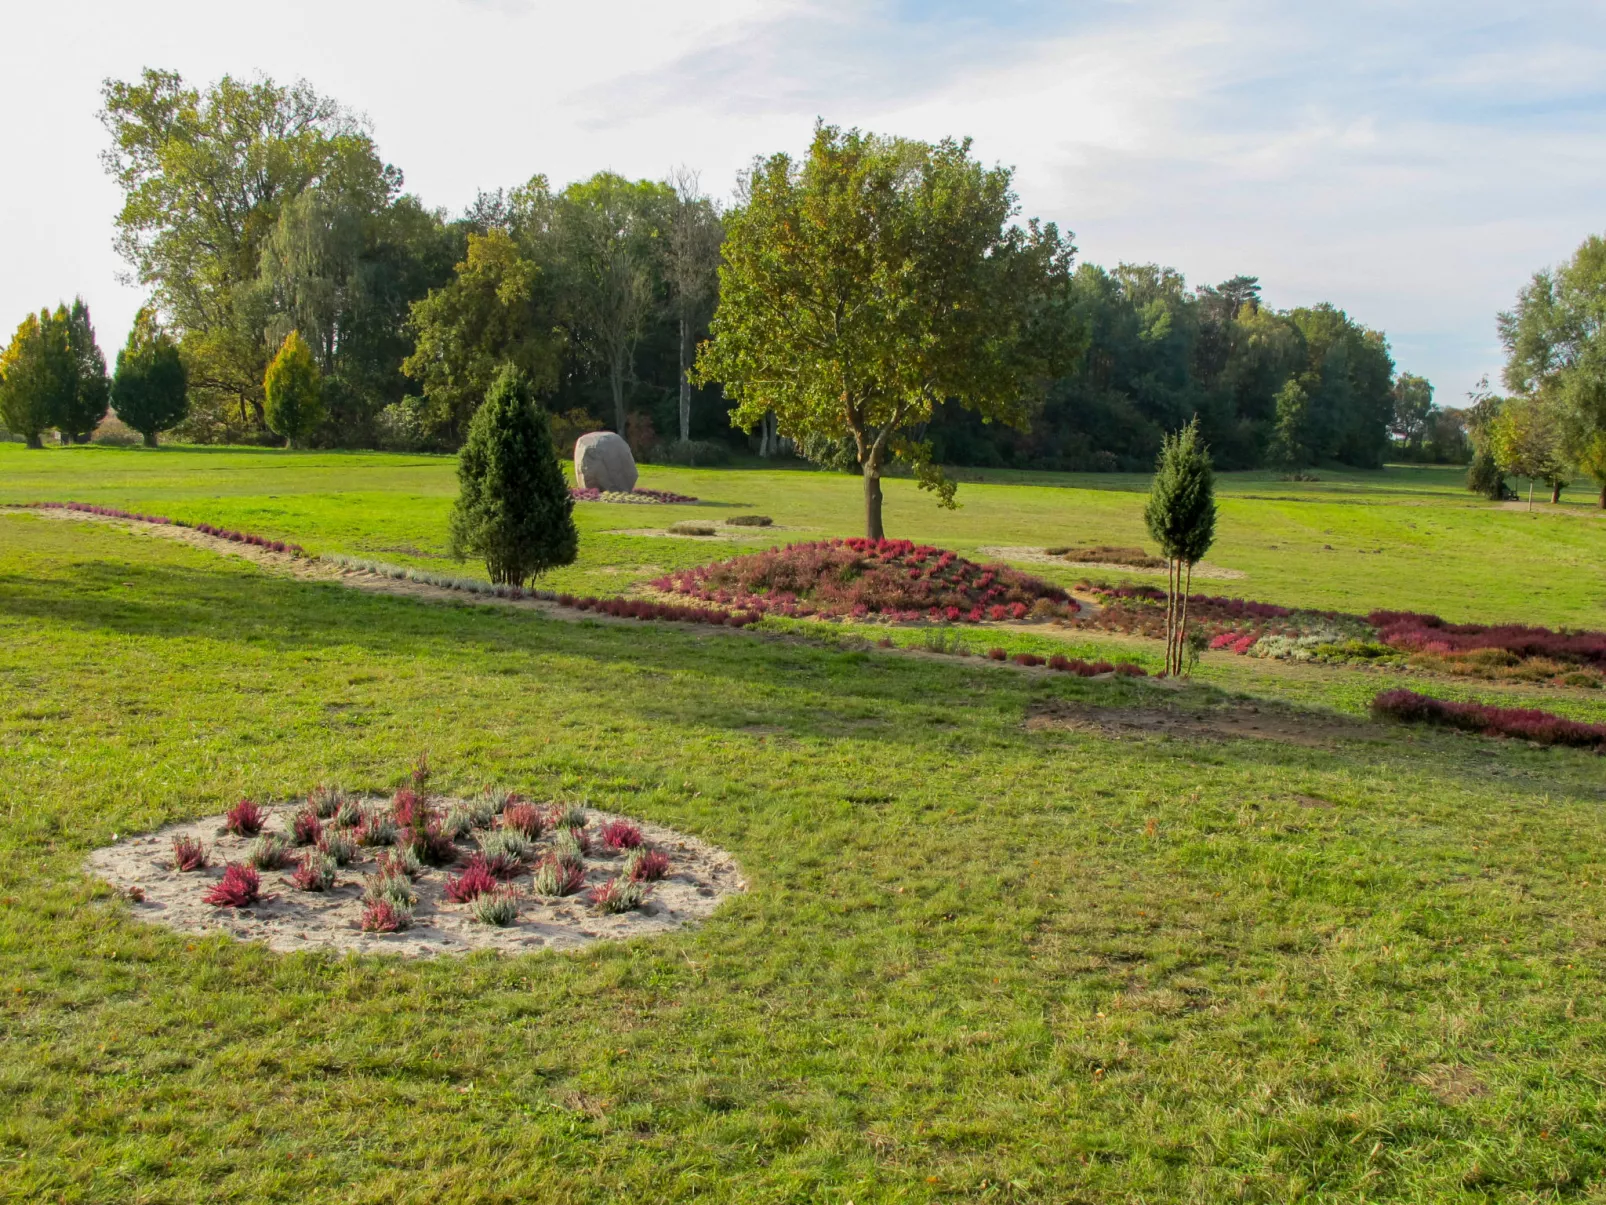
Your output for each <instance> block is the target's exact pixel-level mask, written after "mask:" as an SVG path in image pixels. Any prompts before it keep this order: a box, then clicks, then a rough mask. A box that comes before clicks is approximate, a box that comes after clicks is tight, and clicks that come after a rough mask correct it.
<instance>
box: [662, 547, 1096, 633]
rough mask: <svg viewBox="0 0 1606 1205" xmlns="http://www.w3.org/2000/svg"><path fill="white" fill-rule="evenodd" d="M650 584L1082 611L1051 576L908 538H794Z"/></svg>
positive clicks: (894, 607) (793, 604)
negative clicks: (967, 556) (1039, 575)
mask: <svg viewBox="0 0 1606 1205" xmlns="http://www.w3.org/2000/svg"><path fill="white" fill-rule="evenodd" d="M653 585H654V586H655V587H656V588H658V589H659V590H663V591H666V592H670V593H675V594H685V595H688V596H690V597H692V598H696V599H698V600H700V601H703V602H714V603H720V604H725V605H732V606H736V607H738V608H746V609H748V610H751V611H756V612H759V613H766V612H773V613H774V614H777V615H786V616H810V615H820V616H827V617H843V616H852V617H854V618H865V617H867V616H870V615H881V616H885V617H889V618H894V619H899V620H910V621H912V620H919V619H930V620H932V621H934V622H939V623H940V622H945V621H946V622H950V623H959V622H969V623H973V622H979V621H980V620H981V618H982V617H983V615H984V614H985V615H989V616H992V617H994V618H1000V619H1003V618H1012V619H1023V618H1025V617H1026V616H1027V615H1028V614H1029V613H1030V612H1031V610H1032V608H1033V606H1034V605H1035V604H1037V603H1039V602H1045V603H1047V604H1049V606H1050V609H1051V610H1052V611H1053V612H1055V613H1058V614H1063V615H1070V614H1074V613H1075V611H1076V610H1077V605H1076V602H1075V600H1073V599H1072V598H1071V597H1070V595H1068V594H1067V593H1066V592H1065V591H1064V590H1062V589H1061V588H1060V587H1058V586H1056V585H1054V584H1052V583H1050V582H1046V581H1043V580H1042V579H1040V578H1035V577H1032V576H1031V575H1029V574H1026V573H1022V572H1021V571H1020V570H1018V569H1011V568H1009V567H1008V566H1005V565H978V564H976V563H975V562H974V561H968V560H966V559H964V558H963V557H961V556H959V555H958V554H957V553H955V552H947V551H944V550H942V549H940V548H934V547H931V546H930V545H925V544H915V543H913V542H912V541H910V540H870V539H860V538H853V539H836V540H818V541H814V542H811V543H801V544H788V545H787V546H786V547H784V548H771V549H770V550H769V551H767V552H758V553H753V554H751V555H748V556H740V557H735V558H733V559H731V560H728V561H720V562H718V563H716V564H712V565H703V566H700V567H698V568H694V569H686V570H680V571H677V572H675V573H671V574H668V575H666V576H664V577H661V578H659V579H657V580H656V581H655V582H653Z"/></svg>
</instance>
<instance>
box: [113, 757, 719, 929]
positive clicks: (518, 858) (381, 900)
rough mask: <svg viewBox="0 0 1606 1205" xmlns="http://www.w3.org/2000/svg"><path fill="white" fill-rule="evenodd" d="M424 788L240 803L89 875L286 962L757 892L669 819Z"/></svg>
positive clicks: (676, 909) (617, 922)
mask: <svg viewBox="0 0 1606 1205" xmlns="http://www.w3.org/2000/svg"><path fill="white" fill-rule="evenodd" d="M415 786H416V787H417V788H418V789H414V788H413V787H408V788H403V789H402V790H400V791H398V792H396V794H395V795H394V796H392V797H390V798H388V799H386V798H380V797H375V796H360V795H347V794H345V793H344V792H341V791H338V790H331V789H328V788H319V789H318V790H316V791H314V792H312V793H311V794H310V795H309V796H308V797H307V798H306V799H304V800H296V801H293V802H290V803H285V804H279V805H275V806H270V807H262V808H258V807H256V806H255V805H252V806H251V808H250V809H248V810H249V811H250V812H251V819H252V821H253V823H256V822H258V821H260V827H259V828H252V825H251V824H244V825H242V824H240V823H239V822H238V821H239V817H240V816H241V815H242V808H241V806H240V805H236V806H235V807H234V808H233V809H231V810H230V812H228V813H220V814H218V815H216V816H208V817H207V818H206V819H204V820H197V821H194V822H193V823H189V824H177V825H172V826H170V827H168V828H164V829H162V830H160V831H159V832H156V833H151V834H149V835H145V836H135V837H129V838H127V839H125V840H122V841H119V842H118V843H117V844H115V845H112V846H109V847H107V848H105V849H99V850H96V851H95V852H94V853H93V854H91V855H90V857H89V863H88V867H89V870H90V871H91V872H92V873H93V874H96V875H98V876H99V877H100V878H102V879H104V880H106V882H108V883H110V884H111V885H113V886H114V887H116V888H117V889H118V890H119V891H120V892H121V893H122V894H123V895H124V896H125V897H126V898H127V899H128V900H129V901H130V907H131V908H132V909H133V912H134V915H135V916H136V917H137V918H139V919H141V920H147V921H151V922H153V923H155V924H160V925H166V926H167V927H168V928H170V929H176V930H178V931H180V932H183V933H193V934H197V935H209V934H219V933H221V934H227V935H229V936H232V937H236V938H239V939H241V940H244V941H261V942H264V943H265V944H266V945H267V946H268V947H269V948H270V949H273V950H277V951H280V952H282V953H287V952H290V951H293V950H316V949H325V950H335V951H341V952H344V951H356V952H358V953H394V954H401V955H406V956H409V957H425V956H430V955H435V954H456V953H466V952H468V951H470V950H479V949H495V950H502V951H504V952H507V953H523V952H528V951H533V950H551V949H556V950H564V949H574V948H576V947H580V946H585V945H589V944H591V943H592V942H596V941H609V940H623V939H626V938H631V937H641V936H650V935H652V934H655V933H664V932H668V931H669V930H672V929H678V928H680V927H681V926H682V925H686V924H689V923H691V922H694V921H698V920H701V919H703V918H704V917H707V916H708V915H709V914H710V913H712V912H713V910H714V909H715V908H716V907H717V906H718V905H719V903H720V901H721V900H722V899H724V898H725V897H726V896H728V895H730V894H732V893H733V892H738V891H743V890H745V889H746V884H745V882H743V881H742V878H741V873H740V871H739V870H738V869H737V867H736V864H735V862H734V860H733V859H732V858H731V856H730V855H729V854H727V853H726V852H725V851H723V850H721V849H717V848H715V847H714V846H712V845H709V844H707V843H705V842H702V841H699V840H697V839H696V838H694V837H688V836H686V835H684V834H682V833H677V832H675V831H673V830H672V829H668V828H664V827H662V826H660V825H654V824H647V823H643V822H642V821H639V820H632V819H627V818H626V817H623V816H618V815H614V814H613V813H610V812H601V811H596V810H594V809H591V808H581V807H576V806H574V805H569V804H555V803H553V804H534V803H531V802H529V801H527V800H524V799H522V798H521V797H520V796H518V795H517V794H514V793H511V792H499V791H488V792H486V793H485V794H483V795H481V796H478V797H474V798H468V799H464V798H440V797H434V796H429V795H427V794H425V793H424V791H423V790H422V787H421V785H419V784H417V781H416V780H415ZM231 822H232V825H231ZM246 830H250V831H249V832H248V831H246Z"/></svg>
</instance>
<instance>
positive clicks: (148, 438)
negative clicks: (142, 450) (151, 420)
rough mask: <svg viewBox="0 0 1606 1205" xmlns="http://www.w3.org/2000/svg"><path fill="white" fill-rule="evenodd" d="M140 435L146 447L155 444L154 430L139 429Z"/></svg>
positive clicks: (152, 446)
mask: <svg viewBox="0 0 1606 1205" xmlns="http://www.w3.org/2000/svg"><path fill="white" fill-rule="evenodd" d="M140 436H141V437H142V438H143V439H144V440H145V446H146V447H147V448H154V447H155V446H156V432H155V431H141V432H140Z"/></svg>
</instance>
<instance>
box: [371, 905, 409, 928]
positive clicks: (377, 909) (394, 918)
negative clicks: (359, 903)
mask: <svg viewBox="0 0 1606 1205" xmlns="http://www.w3.org/2000/svg"><path fill="white" fill-rule="evenodd" d="M411 923H412V917H411V916H409V915H408V914H407V911H406V909H403V908H398V907H397V906H396V905H395V904H393V903H391V902H390V901H389V900H375V901H374V902H373V903H371V904H369V905H368V906H367V907H366V908H364V909H363V912H362V931H363V932H364V933H397V932H400V931H401V930H402V929H405V928H407V926H408V925H410V924H411Z"/></svg>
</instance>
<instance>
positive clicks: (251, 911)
mask: <svg viewBox="0 0 1606 1205" xmlns="http://www.w3.org/2000/svg"><path fill="white" fill-rule="evenodd" d="M364 802H365V803H370V804H383V803H385V802H386V801H382V800H365V801H364ZM430 802H431V806H433V807H440V808H442V809H443V810H444V809H445V808H447V807H449V806H450V805H451V804H452V803H453V802H454V801H452V800H435V799H432V800H431V801H430ZM299 806H300V804H299V801H297V803H296V804H294V805H291V804H286V805H281V806H278V807H272V808H268V809H266V810H267V811H268V813H269V819H268V822H267V825H266V827H265V828H264V830H263V831H264V832H280V833H282V832H285V831H286V827H285V826H286V825H288V823H289V817H290V815H291V814H292V813H293V812H294V811H295V810H296V808H297V807H299ZM588 815H589V817H590V828H591V829H592V831H593V834H594V833H595V831H596V829H598V828H599V827H600V826H601V825H602V824H605V823H606V822H608V821H609V820H615V819H621V818H622V817H618V816H615V815H614V814H613V813H609V812H600V811H590V810H589V809H588ZM631 822H632V823H634V824H636V825H637V826H638V827H639V828H640V829H641V832H642V836H643V837H644V838H645V840H646V843H647V844H649V845H652V846H654V847H655V848H657V849H660V850H662V851H663V852H664V853H666V854H668V855H669V861H670V869H669V875H668V877H666V878H665V879H663V880H662V881H660V882H657V883H654V884H652V885H651V890H650V891H649V893H648V896H647V900H646V902H645V903H644V904H643V905H642V907H641V909H640V910H639V911H634V912H625V913H620V914H618V915H604V914H600V913H598V912H596V911H595V910H594V909H593V908H591V907H590V906H589V904H588V902H587V899H586V895H587V893H588V892H589V890H590V889H591V888H593V887H596V886H598V885H600V884H602V883H604V882H606V881H607V880H609V879H611V878H613V877H614V875H615V874H617V873H618V870H619V866H620V864H621V862H622V861H623V855H620V854H610V853H608V852H606V851H603V850H601V849H600V842H597V843H596V844H597V845H598V846H599V848H597V849H594V850H593V852H592V854H591V855H590V856H588V857H587V859H586V883H585V887H584V888H582V890H581V892H580V893H578V894H576V895H572V896H567V897H563V898H559V899H545V898H542V897H538V896H536V895H534V893H533V891H532V889H531V877H530V874H529V872H528V871H526V872H525V873H523V874H521V875H519V876H518V877H517V878H515V879H512V880H510V886H512V887H513V888H515V889H516V890H517V892H518V894H519V897H520V899H519V916H518V919H517V920H516V921H515V922H514V923H513V924H511V925H508V926H507V927H506V928H497V927H494V926H491V925H485V924H481V923H479V922H476V921H475V920H474V919H473V918H472V917H471V916H470V915H469V911H468V905H467V904H454V903H451V902H449V901H448V900H447V899H446V898H445V894H444V893H445V886H446V878H447V876H448V875H451V874H456V873H460V872H461V870H462V866H461V865H458V866H456V867H452V866H447V867H442V868H439V869H428V870H425V871H424V873H423V874H422V875H420V876H419V877H418V878H417V879H416V880H415V881H414V883H413V889H414V890H415V891H416V892H417V893H418V904H417V906H416V907H415V909H414V916H415V920H414V924H413V927H412V928H411V929H408V930H405V931H403V932H400V933H364V932H362V930H361V928H360V917H361V914H362V909H363V904H362V892H363V879H364V876H366V875H368V874H372V873H373V872H374V871H375V870H376V869H377V855H378V854H379V853H380V850H379V849H371V848H361V847H359V849H358V850H357V855H358V859H359V860H357V861H353V862H352V863H351V864H350V865H349V866H346V867H343V868H342V869H341V870H340V872H339V873H338V875H337V876H336V885H335V887H334V889H333V890H330V891H327V892H312V891H300V890H297V889H296V888H295V887H294V886H293V885H292V884H291V883H290V882H289V880H288V875H289V873H290V870H291V869H292V867H291V866H286V867H285V868H284V869H283V870H265V871H261V872H259V873H260V874H261V877H262V899H261V900H260V901H259V902H258V903H256V904H255V905H253V906H251V907H248V908H241V909H234V908H220V907H215V906H213V905H211V904H208V903H206V902H205V901H204V900H203V899H202V896H203V895H204V894H205V893H206V891H207V889H208V888H209V887H210V886H211V885H212V883H214V882H215V881H217V880H218V879H221V878H222V877H223V867H224V864H225V863H227V862H236V861H244V860H245V857H246V850H247V848H248V847H249V846H250V844H251V840H252V839H251V838H247V837H237V836H233V835H232V834H229V833H227V832H224V831H223V817H222V816H221V815H218V816H208V817H207V818H205V819H204V820H197V821H194V822H193V823H189V824H176V825H171V826H169V827H167V828H164V829H161V830H160V831H158V832H155V833H149V834H144V835H139V836H131V837H127V838H125V839H124V840H121V841H119V842H118V843H117V844H115V845H112V846H109V847H107V848H105V849H99V850H96V851H95V852H94V853H93V854H91V855H90V857H89V859H88V863H87V869H88V870H89V872H90V873H92V874H94V875H97V876H98V877H100V878H102V879H104V880H105V881H106V882H108V883H110V884H111V885H112V886H114V887H116V888H117V889H118V890H120V891H122V892H124V893H125V894H127V895H128V896H130V898H131V900H132V902H131V903H130V907H131V908H132V909H133V914H134V916H135V917H136V918H138V919H140V920H144V921H148V922H150V923H152V924H159V925H166V926H167V927H168V928H170V929H176V930H178V931H179V932H181V933H193V934H196V935H198V936H207V935H213V934H227V935H229V936H231V937H235V938H238V939H239V940H242V941H260V942H263V943H265V944H266V945H267V946H268V947H269V948H270V949H273V950H277V951H280V952H290V951H293V950H332V951H336V952H344V951H348V950H349V951H354V952H357V953H361V954H398V955H403V956H407V957H428V956H432V955H438V954H460V953H467V952H469V951H471V950H487V949H489V950H501V951H503V952H505V953H509V954H518V953H528V952H531V951H536V950H569V949H576V948H578V947H581V946H586V945H590V944H591V943H592V942H597V941H622V940H625V939H627V938H632V937H650V936H653V935H654V934H659V933H666V932H668V931H670V930H672V929H678V928H680V927H682V926H684V925H687V924H690V923H693V922H695V921H699V920H702V919H703V918H705V917H707V916H708V915H709V914H710V913H712V912H713V911H714V909H715V908H717V907H718V906H719V904H720V901H721V900H723V899H724V898H725V897H726V896H729V895H731V894H733V893H735V892H738V891H745V890H746V887H747V884H746V883H745V882H744V881H743V879H742V877H741V872H740V870H739V869H738V868H737V865H736V863H735V860H734V859H733V858H732V857H731V856H730V855H729V854H728V853H726V852H725V851H724V850H721V849H718V848H716V847H715V846H712V845H709V844H707V843H706V842H703V841H699V840H697V839H696V838H694V837H688V836H686V835H684V834H682V833H677V832H675V831H674V830H672V829H667V828H664V827H662V826H660V825H655V824H644V823H642V822H640V821H637V820H633V819H632V821H631ZM180 835H183V836H188V837H192V838H195V839H197V840H199V841H200V842H201V843H202V844H203V845H204V846H205V847H206V850H207V858H208V865H207V867H206V868H205V869H202V870H196V871H190V872H187V873H185V872H180V871H177V870H174V869H173V867H172V841H173V838H174V837H175V836H180ZM551 840H552V838H551V836H550V834H549V835H547V836H544V837H542V838H541V839H540V840H539V841H538V842H537V843H536V848H537V857H539V854H540V852H541V851H543V850H544V849H545V848H546V847H547V846H549V845H550V844H551ZM458 844H459V848H460V849H461V850H462V851H463V854H464V856H465V857H466V856H467V854H468V853H469V852H471V851H472V850H473V849H474V848H475V842H474V839H473V838H472V837H470V838H465V839H464V840H463V841H461V842H459V843H458ZM135 897H143V898H135Z"/></svg>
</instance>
